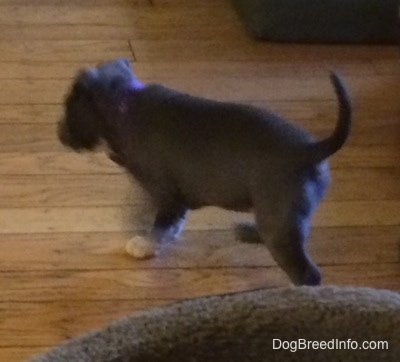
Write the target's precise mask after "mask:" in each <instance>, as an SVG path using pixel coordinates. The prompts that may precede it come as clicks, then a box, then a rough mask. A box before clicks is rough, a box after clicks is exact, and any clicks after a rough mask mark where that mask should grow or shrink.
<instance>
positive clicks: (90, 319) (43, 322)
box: [0, 299, 173, 361]
mask: <svg viewBox="0 0 400 362" xmlns="http://www.w3.org/2000/svg"><path fill="white" fill-rule="evenodd" d="M171 303H173V300H134V299H133V300H116V301H115V300H110V301H83V300H80V301H74V302H67V303H66V302H63V301H60V302H59V303H56V302H39V303H30V302H28V303H13V302H11V303H7V302H5V303H0V310H2V311H4V313H2V325H1V328H0V348H1V349H3V348H7V347H8V348H10V346H21V347H24V348H33V347H38V346H44V347H47V346H51V345H54V344H57V343H61V342H62V341H64V340H65V339H69V338H72V337H73V336H75V335H77V334H81V333H85V332H87V331H88V330H91V329H98V328H101V327H104V325H105V324H107V323H110V322H111V321H112V320H113V319H117V318H122V317H124V316H126V315H133V314H138V313H139V312H140V311H141V310H143V309H146V308H152V307H158V306H162V305H167V304H171ZM27 314H28V315H29V316H30V321H29V323H26V322H24V321H23V320H21V315H27ZM38 330H40V331H41V333H37V331H38ZM10 331H13V333H12V334H10ZM0 357H1V354H0ZM2 361H6V360H2ZM7 361H8V360H7Z"/></svg>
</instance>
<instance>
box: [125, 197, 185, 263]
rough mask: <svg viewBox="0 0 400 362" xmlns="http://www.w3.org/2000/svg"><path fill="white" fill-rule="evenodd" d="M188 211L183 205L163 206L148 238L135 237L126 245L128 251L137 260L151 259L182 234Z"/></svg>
mask: <svg viewBox="0 0 400 362" xmlns="http://www.w3.org/2000/svg"><path fill="white" fill-rule="evenodd" d="M186 213H187V209H186V208H185V207H183V206H181V205H178V204H175V205H174V206H169V207H166V206H163V207H161V208H160V209H159V211H158V212H157V214H156V217H155V220H154V224H153V227H152V230H151V231H150V234H149V235H148V236H147V237H143V236H135V237H133V238H132V239H131V240H130V241H128V243H127V245H126V251H127V252H128V254H130V255H132V256H133V257H135V258H137V259H146V258H151V257H153V256H155V255H156V253H157V251H159V250H160V249H161V247H162V245H163V244H166V243H168V242H170V241H173V240H175V239H176V238H178V237H179V235H180V233H181V232H182V229H183V225H184V223H185V217H186Z"/></svg>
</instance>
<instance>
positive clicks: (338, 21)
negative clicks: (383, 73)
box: [233, 0, 400, 44]
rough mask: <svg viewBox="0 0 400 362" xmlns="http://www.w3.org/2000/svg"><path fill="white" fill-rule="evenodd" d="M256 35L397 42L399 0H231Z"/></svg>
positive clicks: (286, 39) (317, 40) (273, 38)
mask: <svg viewBox="0 0 400 362" xmlns="http://www.w3.org/2000/svg"><path fill="white" fill-rule="evenodd" d="M233 2H234V4H235V6H236V8H237V10H238V12H239V14H240V15H241V17H242V19H243V21H244V22H245V24H246V26H247V28H248V29H249V31H250V32H251V33H252V34H253V35H254V36H255V37H257V38H263V39H268V40H271V41H280V42H303V43H389V44H398V42H399V37H400V30H399V5H400V1H399V0H233Z"/></svg>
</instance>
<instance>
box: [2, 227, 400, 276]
mask: <svg viewBox="0 0 400 362" xmlns="http://www.w3.org/2000/svg"><path fill="white" fill-rule="evenodd" d="M399 235H400V227H399V226H388V227H369V226H367V227H335V228H323V227H320V228H313V229H312V231H311V236H310V239H309V242H308V249H309V251H310V253H311V255H312V256H313V259H314V260H315V261H316V263H318V264H319V265H326V266H329V265H345V264H354V265H355V264H363V263H364V264H367V263H371V264H374V263H377V262H379V263H396V262H400V254H399V253H398V249H399V242H400V240H399ZM131 236H132V234H130V233H121V232H120V233H99V232H95V233H73V234H69V233H64V234H48V233H47V234H10V235H8V234H0V247H1V249H2V250H7V258H5V259H3V260H2V261H1V262H0V267H1V270H5V271H29V270H36V271H37V270H91V269H96V270H120V269H127V270H130V269H132V270H141V269H165V268H166V269H169V268H185V269H187V268H192V269H195V268H218V267H226V268H227V267H232V268H237V267H252V266H253V267H268V266H274V265H276V263H275V262H274V260H273V259H272V257H271V255H270V253H269V252H268V250H267V248H266V247H265V246H264V245H263V244H249V243H244V242H241V241H239V240H238V239H237V237H236V235H235V233H234V231H233V230H227V231H224V230H221V231H218V232H215V231H207V230H205V231H193V230H185V231H184V233H183V235H182V236H181V238H180V239H179V240H178V241H176V242H174V243H171V244H170V245H168V247H166V248H165V250H164V251H163V252H162V254H161V255H160V256H159V257H157V258H154V259H150V260H146V261H137V260H134V259H132V258H131V257H129V256H128V255H127V254H126V253H125V243H126V242H127V240H129V238H130V237H131Z"/></svg>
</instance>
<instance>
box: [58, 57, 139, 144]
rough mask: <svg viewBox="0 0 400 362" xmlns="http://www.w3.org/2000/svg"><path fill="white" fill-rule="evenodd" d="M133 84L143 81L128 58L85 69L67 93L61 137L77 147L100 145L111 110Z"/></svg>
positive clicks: (59, 130)
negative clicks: (120, 95) (108, 112)
mask: <svg viewBox="0 0 400 362" xmlns="http://www.w3.org/2000/svg"><path fill="white" fill-rule="evenodd" d="M131 84H136V85H137V86H139V85H140V83H139V82H138V81H137V80H136V77H135V76H134V74H133V72H132V70H131V68H130V64H129V61H128V60H126V59H118V60H115V61H112V62H109V63H105V64H103V65H100V66H98V67H96V68H92V69H87V70H84V71H81V72H80V73H79V74H78V76H77V77H76V79H75V81H74V83H73V85H72V88H71V91H70V92H69V94H68V95H67V97H66V101H65V115H64V118H63V119H62V120H61V121H60V123H59V125H58V137H59V139H60V141H61V142H62V143H63V144H64V145H65V146H68V147H71V148H73V149H74V150H76V151H79V150H84V149H86V150H91V149H93V148H94V147H95V146H97V145H98V144H99V142H100V140H101V138H102V130H103V129H104V126H105V122H106V118H107V111H108V110H112V109H113V107H115V104H117V103H118V99H117V97H118V94H119V93H121V89H123V88H124V87H127V86H129V85H131Z"/></svg>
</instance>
